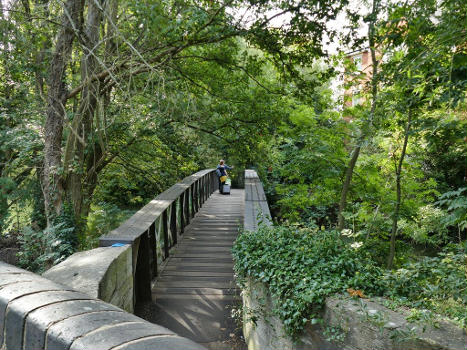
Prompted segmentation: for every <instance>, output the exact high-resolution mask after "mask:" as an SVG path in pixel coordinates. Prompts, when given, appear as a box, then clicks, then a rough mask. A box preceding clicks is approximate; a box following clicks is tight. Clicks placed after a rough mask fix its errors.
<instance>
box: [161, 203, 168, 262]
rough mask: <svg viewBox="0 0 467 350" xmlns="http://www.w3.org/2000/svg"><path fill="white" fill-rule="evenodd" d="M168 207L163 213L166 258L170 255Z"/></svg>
mask: <svg viewBox="0 0 467 350" xmlns="http://www.w3.org/2000/svg"><path fill="white" fill-rule="evenodd" d="M167 210H168V208H167V209H165V210H164V212H163V213H162V235H163V236H164V255H165V256H164V260H165V259H167V258H168V257H169V229H168V227H167Z"/></svg>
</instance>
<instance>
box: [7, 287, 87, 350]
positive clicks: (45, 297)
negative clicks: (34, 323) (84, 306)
mask: <svg viewBox="0 0 467 350" xmlns="http://www.w3.org/2000/svg"><path fill="white" fill-rule="evenodd" d="M83 298H84V299H89V297H88V296H87V295H85V294H83V293H79V292H71V291H61V290H60V291H42V292H38V293H33V294H28V295H25V296H22V297H19V298H16V299H14V300H12V301H11V302H10V303H9V304H8V307H7V309H6V313H5V318H4V333H5V335H6V336H5V344H6V347H7V348H9V349H22V346H23V344H22V341H23V326H24V319H25V318H26V316H27V315H28V314H29V313H30V312H31V311H34V310H35V309H38V308H40V307H43V306H46V305H49V304H53V303H56V302H60V301H63V300H77V299H83Z"/></svg>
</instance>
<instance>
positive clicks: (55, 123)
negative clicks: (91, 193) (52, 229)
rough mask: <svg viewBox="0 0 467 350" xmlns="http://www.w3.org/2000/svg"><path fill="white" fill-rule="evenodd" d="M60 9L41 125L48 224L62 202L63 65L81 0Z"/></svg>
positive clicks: (77, 23)
mask: <svg viewBox="0 0 467 350" xmlns="http://www.w3.org/2000/svg"><path fill="white" fill-rule="evenodd" d="M63 10H64V13H63V15H62V19H61V24H62V27H61V29H60V31H59V33H58V36H57V42H56V44H55V52H54V54H53V56H52V62H51V64H50V71H49V79H48V93H47V117H46V121H45V127H44V134H45V145H44V169H43V183H42V191H43V193H44V204H45V209H46V214H47V224H48V225H50V224H51V223H52V220H53V218H54V217H55V216H56V215H58V214H59V213H60V212H61V210H62V206H63V183H62V176H61V173H62V169H61V166H62V162H61V161H62V149H61V146H62V134H63V124H64V116H65V111H66V110H65V102H66V96H67V91H66V87H65V69H66V66H67V63H68V61H69V60H70V56H71V49H72V45H73V40H74V38H75V35H77V34H78V33H77V32H78V31H79V29H80V27H81V17H82V11H83V2H82V1H81V0H68V1H67V2H66V3H65V6H64V9H63Z"/></svg>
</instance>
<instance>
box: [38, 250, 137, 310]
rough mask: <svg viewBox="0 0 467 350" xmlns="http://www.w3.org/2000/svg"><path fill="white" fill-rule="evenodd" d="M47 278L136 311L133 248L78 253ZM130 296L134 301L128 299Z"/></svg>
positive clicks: (48, 273)
mask: <svg viewBox="0 0 467 350" xmlns="http://www.w3.org/2000/svg"><path fill="white" fill-rule="evenodd" d="M43 276H44V277H47V278H49V279H51V280H53V281H56V282H59V283H63V284H66V285H68V286H70V287H71V288H73V289H76V290H79V291H81V292H83V293H86V294H88V295H89V296H91V297H93V298H98V299H101V300H103V301H106V302H110V303H112V304H114V305H116V306H118V307H122V308H124V309H125V310H126V311H128V312H133V305H134V298H133V288H134V287H133V284H134V282H133V263H132V249H131V246H129V245H126V246H123V247H101V248H96V249H92V250H89V251H85V252H78V253H75V254H73V255H72V256H70V257H69V258H68V259H66V260H65V261H63V262H62V263H60V264H58V265H57V266H54V267H52V268H51V269H50V270H48V271H46V272H45V273H44V274H43ZM129 288H130V289H131V292H129V291H128V289H129ZM129 295H131V301H128V300H127V297H128V296H129Z"/></svg>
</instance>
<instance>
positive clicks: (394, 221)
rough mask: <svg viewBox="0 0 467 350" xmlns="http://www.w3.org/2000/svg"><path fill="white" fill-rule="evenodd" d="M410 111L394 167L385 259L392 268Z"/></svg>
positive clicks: (388, 266)
mask: <svg viewBox="0 0 467 350" xmlns="http://www.w3.org/2000/svg"><path fill="white" fill-rule="evenodd" d="M411 116H412V113H411V111H410V109H409V115H408V118H407V125H406V126H405V135H404V144H403V145H402V152H401V156H400V158H399V163H398V164H397V167H396V206H395V208H394V215H393V217H392V229H391V242H390V246H389V255H388V261H387V268H388V269H390V268H392V264H393V262H394V256H395V255H396V234H397V221H398V220H399V210H400V207H401V173H402V164H403V162H404V158H405V153H406V150H407V143H408V141H409V131H410V123H411Z"/></svg>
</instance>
